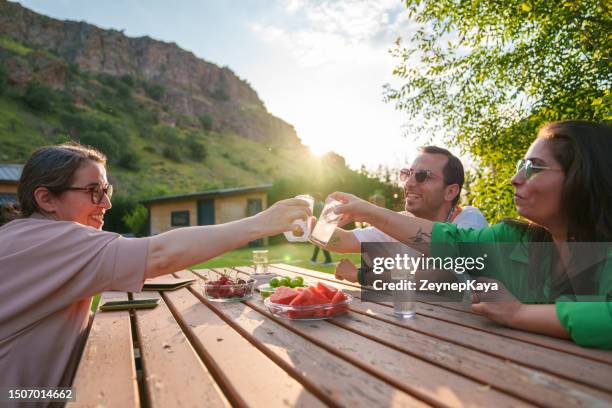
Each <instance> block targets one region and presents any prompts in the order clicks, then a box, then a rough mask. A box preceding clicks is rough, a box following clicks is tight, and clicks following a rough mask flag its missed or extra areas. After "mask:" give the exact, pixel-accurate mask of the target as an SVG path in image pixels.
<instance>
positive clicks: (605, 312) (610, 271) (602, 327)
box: [556, 256, 612, 349]
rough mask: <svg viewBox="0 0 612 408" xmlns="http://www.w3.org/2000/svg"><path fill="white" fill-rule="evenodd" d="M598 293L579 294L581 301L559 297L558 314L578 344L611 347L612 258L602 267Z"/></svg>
mask: <svg viewBox="0 0 612 408" xmlns="http://www.w3.org/2000/svg"><path fill="white" fill-rule="evenodd" d="M598 279H599V289H598V293H599V295H594V296H584V295H583V296H577V298H578V300H579V301H575V300H573V299H568V298H566V297H560V298H559V299H557V301H556V309H557V317H558V318H559V321H560V322H561V324H562V325H563V327H564V328H565V330H567V332H568V333H569V334H570V335H571V336H572V339H573V340H574V341H575V342H576V344H578V345H580V346H584V347H597V348H604V349H612V259H611V257H610V256H608V260H607V262H606V263H605V264H604V265H603V267H602V268H601V269H600V275H599V278H598Z"/></svg>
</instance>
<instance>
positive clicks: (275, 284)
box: [269, 278, 280, 288]
mask: <svg viewBox="0 0 612 408" xmlns="http://www.w3.org/2000/svg"><path fill="white" fill-rule="evenodd" d="M269 284H270V287H271V288H278V287H279V286H280V279H278V278H272V279H270V282H269Z"/></svg>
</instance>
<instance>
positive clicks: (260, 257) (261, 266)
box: [253, 249, 268, 273]
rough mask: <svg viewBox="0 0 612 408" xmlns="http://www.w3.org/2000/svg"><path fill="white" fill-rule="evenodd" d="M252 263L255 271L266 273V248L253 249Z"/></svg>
mask: <svg viewBox="0 0 612 408" xmlns="http://www.w3.org/2000/svg"><path fill="white" fill-rule="evenodd" d="M253 264H254V265H255V273H268V250H267V249H259V250H256V251H253Z"/></svg>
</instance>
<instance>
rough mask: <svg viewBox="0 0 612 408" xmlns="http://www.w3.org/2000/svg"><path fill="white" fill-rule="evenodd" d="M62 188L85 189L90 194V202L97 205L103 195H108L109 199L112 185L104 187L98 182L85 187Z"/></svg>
mask: <svg viewBox="0 0 612 408" xmlns="http://www.w3.org/2000/svg"><path fill="white" fill-rule="evenodd" d="M64 190H75V191H86V192H88V193H90V194H91V202H92V203H94V204H96V205H98V204H100V203H101V202H102V200H103V199H104V195H105V194H106V195H107V196H108V199H109V200H110V199H111V198H112V196H113V185H112V184H109V185H108V186H106V187H102V186H100V185H99V184H94V185H91V186H87V187H66V188H64Z"/></svg>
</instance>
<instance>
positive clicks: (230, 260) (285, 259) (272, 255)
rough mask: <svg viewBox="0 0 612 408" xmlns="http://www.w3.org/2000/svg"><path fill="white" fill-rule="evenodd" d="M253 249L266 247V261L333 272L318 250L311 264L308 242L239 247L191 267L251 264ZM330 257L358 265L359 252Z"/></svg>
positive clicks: (311, 249)
mask: <svg viewBox="0 0 612 408" xmlns="http://www.w3.org/2000/svg"><path fill="white" fill-rule="evenodd" d="M255 249H267V250H268V251H270V252H269V254H268V261H269V262H270V263H271V264H272V263H286V264H289V265H294V266H299V267H301V268H307V269H314V270H316V271H321V272H327V273H334V271H335V270H336V267H335V266H334V265H332V266H323V265H321V264H320V262H323V260H324V259H325V257H324V256H323V252H322V251H319V255H318V259H317V261H318V262H319V263H317V264H311V263H310V258H311V257H312V251H313V250H314V246H313V245H312V244H310V243H294V244H289V243H284V244H279V245H272V246H267V247H259V248H240V249H236V250H234V251H231V252H227V253H225V254H223V255H220V256H218V257H216V258H213V259H211V260H210V261H208V262H204V263H201V264H198V265H194V266H192V269H199V268H223V267H230V266H245V265H252V264H253V260H252V259H253V255H252V251H253V250H255ZM331 256H332V259H333V260H334V262H338V261H339V260H340V259H342V258H348V259H350V260H351V261H353V263H355V264H357V265H359V263H360V262H361V261H360V254H334V253H331Z"/></svg>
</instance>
